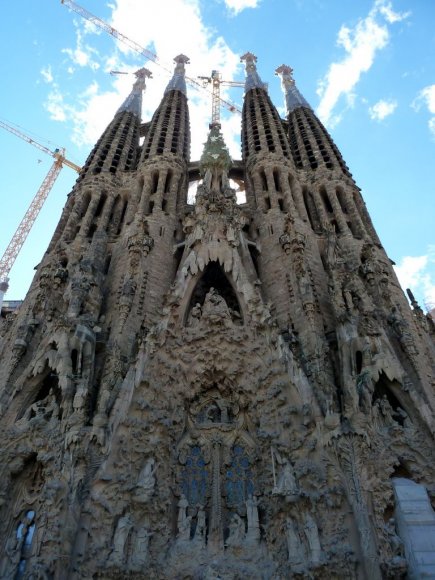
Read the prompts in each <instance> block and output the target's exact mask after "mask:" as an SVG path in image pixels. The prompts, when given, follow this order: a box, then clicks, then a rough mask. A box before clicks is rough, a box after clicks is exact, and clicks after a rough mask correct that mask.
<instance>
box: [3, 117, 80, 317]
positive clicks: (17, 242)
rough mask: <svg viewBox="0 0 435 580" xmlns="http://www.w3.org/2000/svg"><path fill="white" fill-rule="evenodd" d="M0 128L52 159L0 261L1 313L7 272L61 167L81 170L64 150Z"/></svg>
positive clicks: (11, 128)
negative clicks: (52, 147) (53, 148)
mask: <svg viewBox="0 0 435 580" xmlns="http://www.w3.org/2000/svg"><path fill="white" fill-rule="evenodd" d="M0 127H2V128H3V129H5V130H6V131H9V132H10V133H12V134H14V135H16V136H17V137H20V139H23V140H24V141H27V143H30V144H31V145H33V146H34V147H37V148H38V149H39V150H40V151H43V152H44V153H47V154H48V155H51V157H54V162H53V165H52V166H51V167H50V170H49V172H48V173H47V175H46V177H45V179H44V181H43V182H42V185H41V187H40V188H39V189H38V191H37V192H36V195H35V197H34V198H33V200H32V202H31V204H30V206H29V208H28V210H27V211H26V213H25V215H24V217H23V219H22V220H21V223H20V225H19V226H18V228H17V230H16V231H15V233H14V235H13V236H12V239H11V241H10V242H9V245H8V247H7V248H6V251H5V253H4V254H3V256H2V258H1V259H0V311H1V307H2V304H3V297H4V295H5V293H6V291H7V289H8V286H9V272H10V271H11V268H12V266H13V264H14V262H15V260H16V259H17V256H18V254H19V252H20V250H21V248H22V246H23V244H24V242H25V240H26V238H27V236H28V234H29V232H30V230H31V229H32V226H33V224H34V223H35V220H36V218H37V217H38V214H39V212H40V210H41V208H42V206H43V205H44V202H45V200H46V199H47V196H48V194H49V193H50V190H51V188H52V187H53V184H54V182H55V181H56V179H57V177H58V175H59V173H60V171H61V169H62V167H63V166H64V165H67V166H68V167H70V168H71V169H74V170H75V171H77V172H78V173H79V172H80V170H81V168H80V166H79V165H76V164H75V163H73V162H72V161H69V160H68V159H66V157H65V149H64V148H61V149H55V150H54V151H51V149H49V148H48V147H45V145H41V143H38V142H37V141H35V140H34V139H32V138H31V137H28V136H27V135H26V134H25V133H23V132H22V131H19V130H18V129H16V128H15V127H11V126H10V125H8V124H7V123H5V122H4V121H0Z"/></svg>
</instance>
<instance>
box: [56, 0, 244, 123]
mask: <svg viewBox="0 0 435 580" xmlns="http://www.w3.org/2000/svg"><path fill="white" fill-rule="evenodd" d="M60 1H61V4H64V5H65V6H67V7H68V8H71V10H73V11H74V12H75V13H76V14H78V15H79V16H81V17H82V18H85V19H86V20H89V22H92V24H95V26H98V27H99V28H101V29H102V30H104V31H105V32H107V33H108V34H110V35H111V36H113V37H114V38H116V39H117V40H120V41H121V42H123V43H124V44H126V45H127V46H128V47H130V48H131V49H132V50H134V51H136V52H138V53H139V54H140V55H142V56H143V57H145V58H146V59H148V60H152V61H153V62H155V63H156V64H157V65H158V66H159V67H160V68H162V69H163V70H165V71H166V72H167V73H169V74H170V75H172V69H171V67H170V66H167V65H165V64H164V63H162V61H161V60H160V59H159V58H158V56H157V55H156V54H154V53H153V52H151V51H150V50H148V49H146V48H144V47H143V46H141V45H140V44H138V43H137V42H135V41H134V40H131V39H130V38H128V37H127V36H125V35H124V34H122V33H121V32H118V30H116V28H113V26H110V24H108V23H107V22H105V21H104V20H102V19H101V18H98V16H95V15H94V14H92V13H91V12H89V11H88V10H86V8H83V7H82V6H80V5H79V4H76V2H73V0H60ZM186 81H187V83H188V84H190V85H191V86H192V87H194V88H195V89H199V90H204V89H205V90H206V91H207V93H209V94H211V95H212V98H214V99H215V100H219V102H220V103H221V106H224V107H226V108H227V109H228V110H229V111H231V113H240V114H241V113H242V111H241V110H240V109H239V108H238V107H237V106H236V105H235V104H234V103H231V101H227V100H225V99H223V98H222V97H221V96H220V91H219V90H218V91H217V96H214V94H215V93H214V92H213V91H210V90H208V89H207V84H208V83H207V84H205V85H204V84H203V83H199V82H198V81H197V80H195V79H193V78H191V77H188V76H186ZM229 83H230V81H228V84H229ZM235 86H239V85H235ZM213 88H214V85H213ZM218 88H219V87H218Z"/></svg>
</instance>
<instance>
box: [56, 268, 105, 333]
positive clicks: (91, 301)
mask: <svg viewBox="0 0 435 580" xmlns="http://www.w3.org/2000/svg"><path fill="white" fill-rule="evenodd" d="M64 298H65V300H66V301H67V303H68V310H67V316H68V318H71V319H73V320H77V319H78V318H80V317H84V318H87V319H89V321H90V322H96V321H97V319H98V315H99V312H100V306H101V290H100V288H99V284H98V282H97V280H96V277H95V274H94V268H93V266H92V263H91V262H90V260H89V259H82V260H81V261H80V263H79V267H78V270H77V272H76V273H75V274H74V275H73V276H72V278H71V280H70V283H69V284H68V286H67V289H66V291H65V294H64Z"/></svg>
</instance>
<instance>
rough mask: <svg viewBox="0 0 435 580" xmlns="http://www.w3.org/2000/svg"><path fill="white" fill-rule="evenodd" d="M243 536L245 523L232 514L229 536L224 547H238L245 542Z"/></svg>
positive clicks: (237, 515) (244, 534)
mask: <svg viewBox="0 0 435 580" xmlns="http://www.w3.org/2000/svg"><path fill="white" fill-rule="evenodd" d="M245 536H246V532H245V522H244V521H243V520H242V518H241V517H240V516H239V514H233V515H232V516H231V520H230V524H229V534H228V538H227V539H226V542H225V545H226V546H227V547H231V548H237V547H240V546H241V545H242V543H243V542H244V540H245Z"/></svg>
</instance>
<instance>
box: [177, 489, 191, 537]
mask: <svg viewBox="0 0 435 580" xmlns="http://www.w3.org/2000/svg"><path fill="white" fill-rule="evenodd" d="M188 507H189V502H188V501H187V499H186V497H185V496H184V495H183V494H181V497H180V501H179V502H178V521H177V527H178V535H177V539H178V540H182V541H187V540H189V539H190V528H191V521H192V516H188V515H187V508H188Z"/></svg>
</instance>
